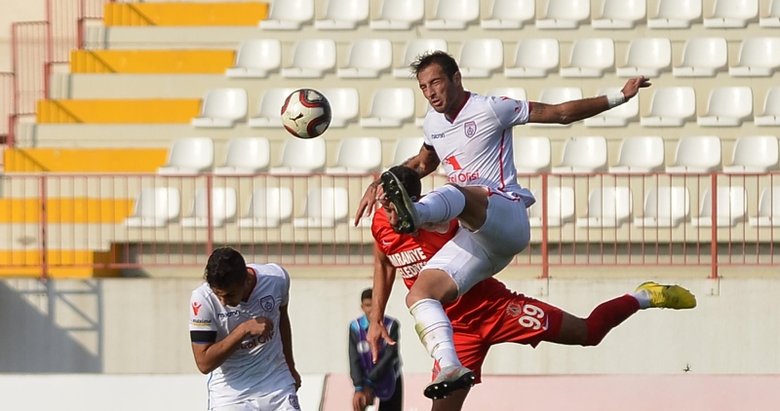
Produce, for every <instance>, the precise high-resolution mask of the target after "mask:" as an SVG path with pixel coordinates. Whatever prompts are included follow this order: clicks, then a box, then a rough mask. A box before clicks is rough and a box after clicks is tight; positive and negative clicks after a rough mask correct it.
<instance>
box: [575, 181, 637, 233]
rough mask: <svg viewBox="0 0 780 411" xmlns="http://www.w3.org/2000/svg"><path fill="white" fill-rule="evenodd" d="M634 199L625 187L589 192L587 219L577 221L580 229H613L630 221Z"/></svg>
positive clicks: (607, 187)
mask: <svg viewBox="0 0 780 411" xmlns="http://www.w3.org/2000/svg"><path fill="white" fill-rule="evenodd" d="M633 207H634V199H633V196H632V194H631V189H630V188H629V187H627V186H614V187H611V186H606V187H598V188H594V189H593V190H591V192H590V194H589V195H588V214H587V217H581V218H578V219H577V222H576V224H577V227H580V228H615V227H620V226H621V225H623V224H624V223H627V222H629V221H630V220H631V213H632V211H633Z"/></svg>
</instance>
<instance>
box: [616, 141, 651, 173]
mask: <svg viewBox="0 0 780 411" xmlns="http://www.w3.org/2000/svg"><path fill="white" fill-rule="evenodd" d="M664 158H665V152H664V139H663V138H661V137H660V136H637V137H625V138H623V141H621V142H620V150H619V151H618V161H617V164H616V165H615V166H612V167H610V168H609V172H610V173H615V174H644V173H654V172H659V171H663V169H664Z"/></svg>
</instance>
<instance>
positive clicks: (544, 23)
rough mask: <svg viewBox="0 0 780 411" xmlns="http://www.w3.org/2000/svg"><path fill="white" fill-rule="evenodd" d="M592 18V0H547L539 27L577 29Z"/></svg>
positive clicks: (537, 23)
mask: <svg viewBox="0 0 780 411" xmlns="http://www.w3.org/2000/svg"><path fill="white" fill-rule="evenodd" d="M587 20H590V0H547V7H545V9H544V14H543V16H542V18H540V19H536V28H538V29H576V28H577V27H579V25H580V24H581V23H583V22H585V21H587Z"/></svg>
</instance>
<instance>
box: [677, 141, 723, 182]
mask: <svg viewBox="0 0 780 411" xmlns="http://www.w3.org/2000/svg"><path fill="white" fill-rule="evenodd" d="M720 163H721V144H720V138H719V137H718V136H691V137H681V138H680V140H679V141H678V142H677V148H676V149H675V153H674V163H672V165H670V166H669V167H666V172H667V173H669V174H681V173H709V172H711V171H716V170H718V169H720Z"/></svg>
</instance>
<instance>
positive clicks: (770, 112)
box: [753, 87, 780, 126]
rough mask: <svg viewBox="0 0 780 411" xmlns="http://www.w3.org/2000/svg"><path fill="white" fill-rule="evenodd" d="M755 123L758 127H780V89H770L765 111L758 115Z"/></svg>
mask: <svg viewBox="0 0 780 411" xmlns="http://www.w3.org/2000/svg"><path fill="white" fill-rule="evenodd" d="M753 122H754V123H755V124H756V125H757V126H778V125H780V87H770V88H769V89H768V90H767V91H766V96H765V97H764V109H763V111H762V112H761V114H756V116H755V117H754V118H753Z"/></svg>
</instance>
